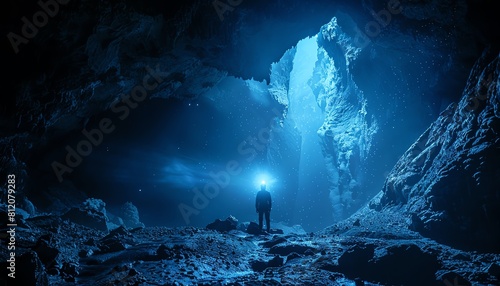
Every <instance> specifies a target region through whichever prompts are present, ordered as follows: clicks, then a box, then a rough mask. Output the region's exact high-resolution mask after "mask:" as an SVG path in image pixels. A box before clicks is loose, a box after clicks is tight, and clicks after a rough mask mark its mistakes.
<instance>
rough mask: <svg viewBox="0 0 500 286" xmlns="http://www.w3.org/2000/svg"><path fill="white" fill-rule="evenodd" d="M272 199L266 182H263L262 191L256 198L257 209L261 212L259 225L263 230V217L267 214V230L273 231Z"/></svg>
mask: <svg viewBox="0 0 500 286" xmlns="http://www.w3.org/2000/svg"><path fill="white" fill-rule="evenodd" d="M271 207H272V201H271V193H269V192H268V191H267V190H266V184H265V183H264V182H263V183H262V185H261V187H260V191H259V192H258V193H257V198H256V199H255V210H256V211H257V213H259V227H260V230H261V231H262V219H263V216H264V215H265V216H266V227H267V232H270V231H271V224H270V223H271V219H270V217H269V216H270V213H271Z"/></svg>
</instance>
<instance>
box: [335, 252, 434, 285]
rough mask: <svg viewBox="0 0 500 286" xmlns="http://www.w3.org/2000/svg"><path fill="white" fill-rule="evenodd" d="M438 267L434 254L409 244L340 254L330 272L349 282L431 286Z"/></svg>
mask: <svg viewBox="0 0 500 286" xmlns="http://www.w3.org/2000/svg"><path fill="white" fill-rule="evenodd" d="M439 268H440V265H439V263H438V259H437V257H436V255H434V254H430V253H427V252H425V251H423V250H422V249H420V248H419V247H418V246H416V245H413V244H410V245H404V244H401V245H393V246H389V247H378V248H377V247H376V246H375V245H372V244H364V245H356V246H354V247H352V248H351V249H349V250H347V251H346V252H344V253H343V254H342V255H341V256H340V257H339V259H338V266H333V267H332V268H331V269H330V270H332V271H337V272H341V273H344V274H345V275H346V276H347V277H351V278H353V279H354V278H356V277H360V278H362V279H364V280H367V281H376V282H379V283H382V284H391V285H392V284H396V285H432V284H434V283H435V280H436V278H435V273H436V271H437V270H439ZM387 269H391V275H386V274H384V273H385V272H384V271H387Z"/></svg>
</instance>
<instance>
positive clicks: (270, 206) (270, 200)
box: [268, 193, 273, 210]
mask: <svg viewBox="0 0 500 286" xmlns="http://www.w3.org/2000/svg"><path fill="white" fill-rule="evenodd" d="M268 200H269V210H271V208H272V207H273V200H272V199H271V193H269V198H268Z"/></svg>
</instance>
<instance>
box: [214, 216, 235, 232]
mask: <svg viewBox="0 0 500 286" xmlns="http://www.w3.org/2000/svg"><path fill="white" fill-rule="evenodd" d="M237 226H238V220H237V219H236V218H235V217H233V216H229V217H228V218H226V220H220V219H216V220H215V221H214V222H212V223H210V224H208V225H207V229H211V230H216V231H219V232H228V231H230V230H235V229H236V227H237Z"/></svg>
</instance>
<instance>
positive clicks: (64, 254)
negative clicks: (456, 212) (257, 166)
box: [1, 211, 500, 286]
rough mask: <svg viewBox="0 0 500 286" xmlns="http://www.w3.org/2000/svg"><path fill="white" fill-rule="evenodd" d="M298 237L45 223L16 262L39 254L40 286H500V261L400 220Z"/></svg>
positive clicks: (30, 229) (32, 229)
mask: <svg viewBox="0 0 500 286" xmlns="http://www.w3.org/2000/svg"><path fill="white" fill-rule="evenodd" d="M293 229H294V228H287V229H286V230H285V231H284V233H282V234H259V235H251V234H248V233H246V232H245V231H243V229H242V228H241V227H239V229H236V230H231V231H229V232H219V231H215V230H208V229H204V228H195V227H181V228H167V227H146V228H137V229H132V230H127V229H125V228H124V227H120V228H118V229H115V230H113V231H111V232H109V233H107V232H102V231H98V230H93V229H90V228H87V227H83V226H80V225H78V224H74V223H72V222H69V221H65V220H62V219H61V218H60V217H57V216H44V217H36V218H33V219H29V220H26V221H25V222H24V223H23V226H22V227H19V228H18V230H17V247H18V248H17V252H16V255H22V254H23V253H24V255H28V254H29V253H31V254H32V253H34V252H36V255H35V256H36V257H38V258H33V255H32V256H31V259H30V262H24V263H28V264H29V263H31V264H33V263H35V264H37V263H38V264H43V266H39V267H31V266H30V265H24V266H23V265H22V264H21V263H23V262H22V261H23V260H22V259H21V257H22V256H21V257H20V258H19V259H18V264H19V266H18V269H19V268H20V267H23V269H34V270H33V272H34V273H26V274H23V275H24V276H26V275H27V276H33V277H34V278H33V279H35V280H36V281H42V282H37V283H38V284H40V285H44V284H45V285H93V286H97V285H446V286H449V285H453V286H455V285H499V280H498V279H499V278H498V276H499V273H498V272H499V266H498V265H499V264H500V254H492V253H478V252H475V251H463V250H458V249H454V248H451V247H449V246H446V245H442V244H439V243H437V242H435V241H433V240H430V239H428V238H424V237H422V236H420V235H419V234H418V233H415V232H412V231H409V230H408V229H407V228H406V227H405V219H404V218H403V217H401V216H399V215H397V214H394V215H393V216H391V215H388V214H382V213H378V212H375V211H374V212H373V213H372V214H369V215H366V213H365V215H364V217H363V218H361V219H360V218H356V216H353V217H352V218H351V219H348V220H345V221H342V222H341V223H338V224H336V225H334V226H331V227H329V228H327V229H325V230H323V231H321V232H317V233H306V232H304V231H302V232H300V231H297V232H295V231H293ZM1 254H2V259H3V258H4V257H6V255H7V252H6V250H5V248H2V253H1ZM34 259H35V260H37V261H39V262H36V261H35V262H33V260H34ZM3 261H5V260H3ZM4 271H5V270H4ZM25 271H26V270H25ZM19 275H21V274H20V273H19Z"/></svg>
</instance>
